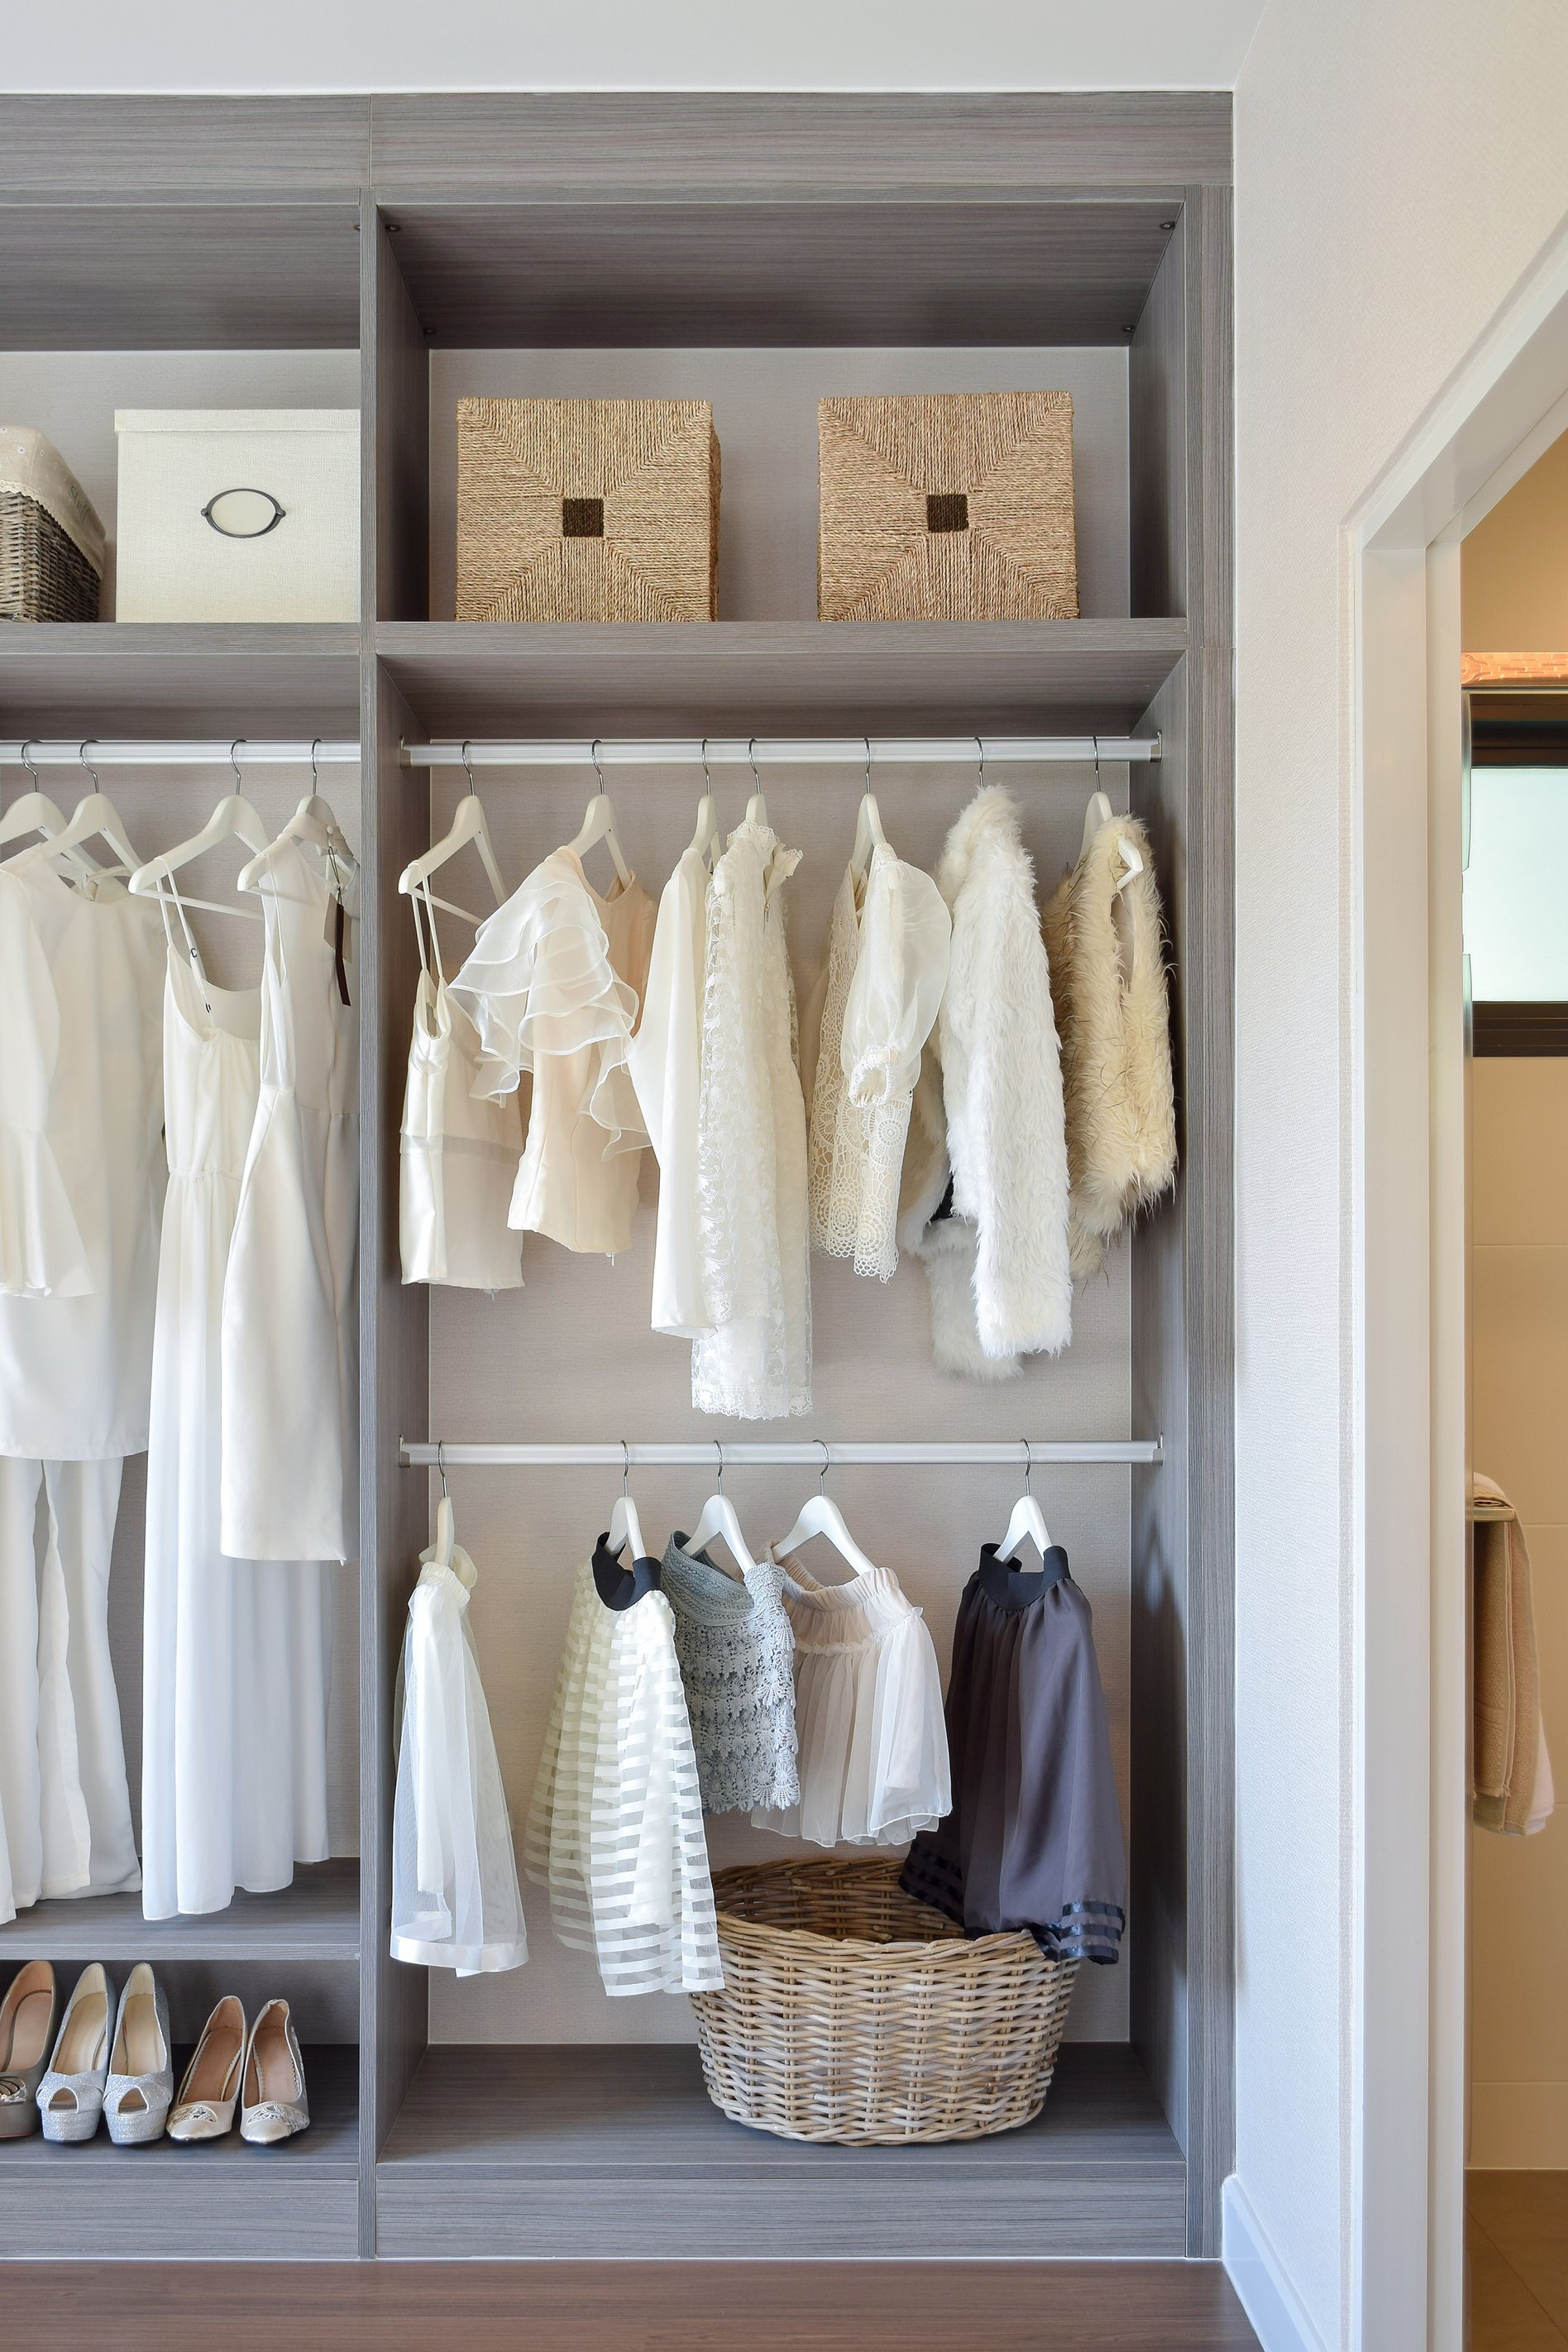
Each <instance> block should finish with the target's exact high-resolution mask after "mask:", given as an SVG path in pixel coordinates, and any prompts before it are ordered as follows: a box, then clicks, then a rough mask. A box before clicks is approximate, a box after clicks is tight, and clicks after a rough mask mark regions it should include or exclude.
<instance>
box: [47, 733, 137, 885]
mask: <svg viewBox="0 0 1568 2352" xmlns="http://www.w3.org/2000/svg"><path fill="white" fill-rule="evenodd" d="M77 756H78V757H79V760H80V761H81V764H82V766H83V767H84V768H85V769H86V770H87V772H88V774H89V776H91V778H92V790H91V792H90V793H88V795H87V798H86V799H85V800H84V801H81V802H80V803H79V804H78V806H77V808H76V810H75V812H74V813H73V814H72V816H71V820H70V823H69V824H68V825H67V826H66V829H65V831H64V832H63V833H57V834H54V835H51V836H50V838H49V839H48V840H47V841H46V842H45V843H44V848H45V850H46V852H47V855H48V856H50V857H68V856H69V855H70V853H71V852H72V851H73V850H75V849H77V848H78V847H79V845H81V843H83V842H84V841H94V840H97V839H100V838H101V839H102V840H104V841H106V842H107V843H108V844H109V846H110V849H112V850H113V852H114V855H115V856H116V857H117V858H118V859H119V860H120V863H119V865H118V866H102V867H100V868H98V869H97V870H96V872H95V873H94V874H93V875H92V876H91V877H89V878H90V879H92V880H94V881H98V880H100V879H107V878H108V877H110V876H112V875H117V874H133V873H134V872H135V870H136V868H137V867H138V866H140V865H141V863H142V860H141V858H140V857H139V856H137V854H136V852H135V850H134V849H132V846H131V844H130V842H129V840H128V839H127V838H126V833H125V827H124V825H123V824H121V821H120V812H119V810H118V809H117V808H116V807H115V805H114V803H113V802H112V801H111V800H110V798H109V796H108V794H107V793H102V792H100V790H99V786H98V775H97V772H96V771H95V769H94V768H93V766H92V763H91V761H89V758H88V756H87V745H86V743H84V744H83V745H82V747H81V750H80V751H79V753H78V755H77Z"/></svg>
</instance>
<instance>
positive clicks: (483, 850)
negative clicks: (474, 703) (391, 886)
mask: <svg viewBox="0 0 1568 2352" xmlns="http://www.w3.org/2000/svg"><path fill="white" fill-rule="evenodd" d="M463 772H464V774H465V775H466V776H467V777H468V791H467V792H466V793H464V795H463V797H462V799H461V800H460V801H459V802H458V813H457V815H456V816H455V817H454V818H453V820H452V824H451V827H450V829H449V831H447V833H444V834H443V835H442V836H441V838H440V840H439V841H437V842H433V843H432V844H431V845H430V847H429V848H428V849H427V850H426V853H425V855H424V856H423V857H416V859H415V860H414V862H413V864H412V865H411V866H405V867H404V869H403V871H402V873H401V874H400V875H399V877H398V879H397V887H398V889H399V890H400V891H401V892H402V894H403V896H404V897H405V898H412V897H413V896H414V893H415V891H416V890H418V889H419V886H420V884H421V883H423V882H426V881H427V880H428V879H429V877H430V876H431V875H432V874H436V873H438V872H439V871H440V869H441V867H442V866H446V865H447V864H449V863H450V861H451V860H452V859H453V858H454V857H456V856H457V855H458V851H459V850H460V849H466V848H467V847H468V844H469V842H470V841H471V842H472V843H473V845H474V846H475V848H476V849H477V850H478V851H479V863H480V865H481V866H483V867H484V869H485V873H486V875H487V876H488V877H489V886H490V888H491V889H492V890H493V891H494V892H495V896H496V905H497V906H498V907H502V906H504V905H505V904H506V899H507V887H506V884H505V883H504V882H503V881H502V880H501V877H500V866H498V865H497V863H496V854H495V850H494V848H493V847H492V846H491V843H490V829H489V824H487V823H486V820H485V810H484V803H483V802H482V801H481V800H480V798H479V793H477V792H476V791H475V789H474V772H473V770H472V768H470V767H469V765H468V740H467V738H466V737H465V739H464V742H463ZM420 895H421V897H422V898H424V900H425V904H426V907H439V908H440V909H441V911H442V913H443V914H446V915H456V916H458V918H459V919H461V920H462V921H463V922H465V923H472V925H473V927H474V929H476V930H478V929H479V925H480V923H481V922H482V921H483V919H484V918H483V917H482V916H480V915H470V914H469V912H468V908H467V907H457V906H454V905H453V903H452V901H451V899H450V898H437V896H436V894H435V892H434V891H433V890H428V889H426V890H423V891H421V892H420Z"/></svg>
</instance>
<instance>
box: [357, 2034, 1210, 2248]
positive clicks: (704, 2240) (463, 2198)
mask: <svg viewBox="0 0 1568 2352" xmlns="http://www.w3.org/2000/svg"><path fill="white" fill-rule="evenodd" d="M376 2210H377V2243H378V2247H379V2250H380V2251H381V2252H383V2253H384V2254H398V2255H405V2256H417V2257H426V2258H433V2257H436V2256H437V2255H439V2256H444V2257H448V2258H449V2257H455V2256H462V2255H473V2254H479V2253H487V2254H491V2255H543V2254H554V2255H558V2256H563V2257H564V2256H588V2255H593V2256H598V2257H604V2256H606V2255H622V2256H632V2257H635V2256H639V2255H640V2256H649V2255H664V2256H670V2257H674V2256H682V2255H684V2256H686V2257H689V2258H690V2259H694V2260H695V2259H702V2258H704V2257H713V2256H719V2255H726V2254H733V2253H734V2252H735V2251H736V2249H737V2247H740V2246H743V2247H744V2249H745V2251H746V2252H747V2253H748V2254H749V2255H752V2256H754V2257H756V2258H758V2259H766V2258H768V2257H772V2256H786V2257H787V2256H798V2255H800V2254H801V2253H802V2252H810V2253H811V2254H812V2255H814V2256H816V2257H818V2258H820V2257H823V2256H832V2255H835V2254H864V2252H866V2250H867V2248H868V2247H871V2246H874V2247H875V2248H876V2249H877V2252H879V2254H880V2255H882V2256H885V2257H887V2258H889V2259H896V2258H899V2257H900V2256H905V2257H912V2256H935V2255H944V2254H945V2255H953V2256H960V2255H969V2256H973V2255H984V2254H993V2255H1004V2254H1010V2255H1016V2254H1017V2253H1019V2252H1023V2251H1026V2252H1029V2253H1031V2254H1037V2255H1038V2254H1051V2253H1067V2252H1071V2253H1076V2254H1100V2255H1131V2254H1142V2255H1167V2256H1172V2255H1176V2256H1179V2255H1180V2254H1181V2253H1182V2252H1184V2245H1185V2237H1184V2231H1185V2212H1186V2168H1185V2165H1184V2161H1183V2158H1182V2153H1181V2150H1180V2148H1179V2147H1178V2146H1177V2144H1176V2141H1175V2139H1174V2137H1173V2134H1172V2132H1171V2129H1170V2126H1169V2125H1168V2124H1167V2123H1166V2121H1165V2119H1164V2116H1163V2115H1162V2113H1161V2111H1160V2108H1159V2105H1158V2103H1157V2101H1156V2100H1155V2097H1154V2095H1153V2092H1152V2089H1151V2088H1150V2085H1149V2081H1148V2078H1147V2076H1146V2075H1145V2074H1144V2073H1143V2070H1142V2067H1141V2066H1140V2065H1139V2063H1138V2061H1137V2059H1136V2058H1135V2057H1134V2056H1133V2055H1132V2053H1131V2050H1129V2049H1128V2048H1127V2046H1126V2045H1125V2044H1124V2043H1120V2042H1069V2043H1068V2044H1067V2045H1066V2047H1064V2049H1063V2051H1062V2053H1061V2056H1060V2058H1059V2060H1058V2067H1057V2075H1056V2080H1055V2082H1054V2084H1052V2087H1051V2092H1050V2095H1049V2097H1048V2098H1047V2102H1046V2105H1045V2109H1044V2112H1043V2114H1042V2115H1041V2116H1039V2117H1038V2119H1037V2121H1036V2122H1034V2123H1032V2124H1028V2125H1026V2126H1024V2128H1023V2129H1022V2130H1020V2131H1013V2132H1000V2133H997V2134H996V2135H994V2137H990V2138H986V2139H976V2140H963V2141H952V2142H949V2143H947V2144H946V2145H944V2146H939V2147H890V2148H867V2147H814V2146H811V2145H808V2144H806V2143H805V2142H802V2141H798V2140H786V2139H776V2138H774V2137H772V2135H771V2134H769V2133H766V2132H759V2131H752V2130H751V2129H749V2128H748V2127H747V2126H745V2125H743V2124H734V2123H731V2122H730V2121H728V2119H727V2118H726V2117H725V2116H721V2114H720V2112H719V2110H718V2108H717V2107H715V2106H714V2105H713V2104H712V2102H711V2101H710V2098H709V2096H708V2095H707V2092H706V2091H705V2090H704V2088H703V2084H702V2074H701V2069H700V2063H699V2060H698V2055H697V2052H696V2051H695V2050H694V2049H691V2048H689V2047H685V2048H669V2047H668V2046H664V2047H658V2046H650V2045H641V2046H636V2047H629V2048H628V2047H625V2046H622V2047H599V2048H569V2047H546V2046H541V2047H536V2048H531V2049H519V2048H510V2049H500V2048H493V2047H486V2048H461V2047H450V2046H449V2047H444V2048H432V2049H431V2050H429V2051H427V2052H426V2056H425V2057H424V2059H423V2060H422V2062H421V2063H420V2066H419V2069H418V2071H417V2073H416V2075H415V2077H414V2082H413V2084H412V2086H411V2088H410V2090H409V2093H408V2095H407V2097H406V2099H405V2102H404V2105H403V2107H402V2110H401V2112H400V2114H399V2115H398V2117H397V2120H396V2122H395V2124H394V2126H393V2127H392V2131H391V2134H390V2136H389V2137H388V2139H387V2141H386V2145H385V2147H384V2150H383V2154H382V2158H381V2161H380V2163H379V2164H378V2166H377V2168H376Z"/></svg>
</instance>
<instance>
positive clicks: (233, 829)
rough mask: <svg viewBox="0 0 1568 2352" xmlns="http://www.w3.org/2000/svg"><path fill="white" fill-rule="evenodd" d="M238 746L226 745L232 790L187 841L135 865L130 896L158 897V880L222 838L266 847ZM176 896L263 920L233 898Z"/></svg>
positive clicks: (212, 911) (168, 878) (217, 911)
mask: <svg viewBox="0 0 1568 2352" xmlns="http://www.w3.org/2000/svg"><path fill="white" fill-rule="evenodd" d="M238 749H239V746H238V744H237V743H231V744H230V746H229V753H228V758H229V765H230V766H231V767H232V768H233V770H234V790H233V792H232V793H225V794H224V797H223V798H222V800H221V801H219V803H218V804H217V806H216V808H215V809H214V811H213V813H212V814H211V816H209V817H208V819H207V821H206V823H205V824H204V825H203V827H202V829H201V831H200V833H194V834H193V835H191V838H190V839H189V841H182V842H181V843H180V844H179V845H178V846H177V847H176V848H174V849H165V850H164V851H163V854H162V855H161V856H157V857H153V858H150V859H149V860H148V862H147V864H146V865H145V866H138V867H137V868H136V871H135V873H134V874H132V877H131V883H130V889H131V895H132V898H157V896H158V886H159V884H160V883H163V882H172V881H173V880H174V876H175V874H176V873H178V871H179V869H180V867H181V866H189V865H191V864H192V863H193V861H194V860H195V859H196V858H198V857H201V856H205V853H206V852H207V851H208V850H209V849H216V847H217V845H218V844H219V842H221V841H227V840H229V839H231V838H233V837H236V836H237V838H238V839H239V840H241V841H243V842H244V843H245V844H246V845H247V848H250V849H253V850H259V849H265V848H266V846H267V827H266V826H265V825H264V824H262V822H261V814H260V812H259V810H258V808H257V806H256V803H254V801H248V800H247V799H246V797H245V793H244V792H243V791H242V790H241V778H240V773H239V761H238V760H237V758H236V756H235V755H236V753H237V751H238ZM178 895H179V898H180V903H181V904H182V906H185V907H200V908H204V909H205V912H206V913H208V914H209V915H237V916H239V917H240V919H241V920H242V921H244V922H247V923H259V922H260V921H261V920H262V917H261V913H260V910H259V909H258V908H255V907H241V906H237V905H236V904H235V902H234V901H233V900H232V899H230V900H228V901H225V900H223V899H221V898H187V897H186V896H185V894H184V891H181V892H180V893H179V894H178Z"/></svg>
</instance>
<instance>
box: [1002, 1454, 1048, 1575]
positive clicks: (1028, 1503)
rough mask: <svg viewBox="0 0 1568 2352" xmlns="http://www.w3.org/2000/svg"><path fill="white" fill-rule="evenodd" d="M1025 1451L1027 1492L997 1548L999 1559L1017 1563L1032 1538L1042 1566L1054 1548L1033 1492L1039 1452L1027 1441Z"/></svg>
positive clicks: (1043, 1515) (1025, 1485)
mask: <svg viewBox="0 0 1568 2352" xmlns="http://www.w3.org/2000/svg"><path fill="white" fill-rule="evenodd" d="M1018 1442H1019V1444H1021V1445H1022V1447H1023V1449H1024V1457H1025V1466H1024V1491H1023V1493H1022V1494H1021V1495H1020V1496H1019V1497H1018V1499H1017V1501H1016V1503H1015V1504H1014V1506H1013V1516H1012V1517H1011V1518H1010V1519H1009V1520H1008V1522H1007V1532H1006V1534H1005V1536H1004V1537H1003V1538H1002V1540H1001V1542H1000V1543H999V1544H998V1545H997V1547H996V1557H997V1559H1016V1557H1017V1555H1018V1552H1019V1551H1020V1549H1022V1547H1023V1543H1024V1539H1025V1538H1026V1537H1029V1538H1032V1539H1033V1541H1034V1546H1035V1549H1036V1550H1037V1552H1038V1553H1039V1555H1040V1559H1041V1561H1042V1563H1043V1562H1044V1559H1045V1557H1046V1554H1047V1552H1048V1551H1049V1549H1050V1548H1051V1532H1050V1529H1049V1528H1047V1525H1046V1515H1045V1513H1044V1512H1043V1511H1042V1510H1041V1508H1040V1507H1039V1505H1038V1503H1037V1502H1036V1500H1035V1497H1034V1495H1033V1493H1032V1492H1031V1491H1030V1481H1031V1479H1032V1478H1033V1475H1034V1469H1035V1449H1034V1447H1033V1446H1032V1445H1031V1444H1030V1443H1029V1441H1028V1439H1027V1438H1026V1437H1024V1438H1020V1439H1019V1441H1018Z"/></svg>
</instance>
